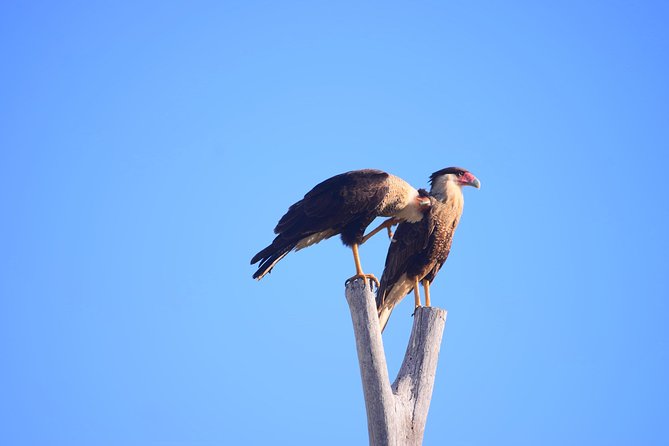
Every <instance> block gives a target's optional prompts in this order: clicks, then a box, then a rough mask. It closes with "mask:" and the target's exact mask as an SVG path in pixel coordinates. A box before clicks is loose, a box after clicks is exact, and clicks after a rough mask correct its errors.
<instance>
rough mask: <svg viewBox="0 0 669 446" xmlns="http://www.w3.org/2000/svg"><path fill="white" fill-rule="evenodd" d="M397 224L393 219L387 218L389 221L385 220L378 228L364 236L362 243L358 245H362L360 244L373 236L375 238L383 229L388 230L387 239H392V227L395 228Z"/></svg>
mask: <svg viewBox="0 0 669 446" xmlns="http://www.w3.org/2000/svg"><path fill="white" fill-rule="evenodd" d="M397 223H398V222H397V220H396V219H394V218H389V219H387V220H386V221H384V222H383V223H381V224H380V225H379V226H377V227H376V228H374V230H373V231H371V232H369V233H368V234H367V235H366V236H364V237H363V238H362V242H360V244H361V245H362V244H363V243H365V242H366V241H367V240H369V239H370V238H372V237H373V236H375V235H376V234H378V233H379V232H380V231H381V230H383V229H384V228H386V229H387V230H388V237H389V238H392V237H393V231H392V227H393V226H395V225H396V224H397Z"/></svg>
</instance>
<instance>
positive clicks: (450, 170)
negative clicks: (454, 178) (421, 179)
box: [430, 167, 469, 184]
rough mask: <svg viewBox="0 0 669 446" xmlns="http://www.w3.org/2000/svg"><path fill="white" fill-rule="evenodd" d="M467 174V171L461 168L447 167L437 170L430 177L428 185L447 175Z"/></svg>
mask: <svg viewBox="0 0 669 446" xmlns="http://www.w3.org/2000/svg"><path fill="white" fill-rule="evenodd" d="M467 172H469V171H468V170H467V169H463V168H462V167H447V168H445V169H441V170H437V171H436V172H435V173H433V174H432V175H430V184H432V183H433V182H434V180H435V179H437V178H438V177H440V176H442V175H447V174H449V173H452V174H455V175H458V176H461V175H464V174H465V173H467Z"/></svg>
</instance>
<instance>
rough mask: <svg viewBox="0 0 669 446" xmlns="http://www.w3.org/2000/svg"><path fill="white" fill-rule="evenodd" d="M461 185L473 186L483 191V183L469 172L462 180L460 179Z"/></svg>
mask: <svg viewBox="0 0 669 446" xmlns="http://www.w3.org/2000/svg"><path fill="white" fill-rule="evenodd" d="M460 185H461V186H472V187H475V188H477V189H481V182H480V181H479V179H478V178H476V177H475V176H474V175H472V174H471V173H469V172H467V173H466V174H465V175H463V176H462V178H461V179H460Z"/></svg>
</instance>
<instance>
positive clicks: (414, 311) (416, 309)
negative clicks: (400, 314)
mask: <svg viewBox="0 0 669 446" xmlns="http://www.w3.org/2000/svg"><path fill="white" fill-rule="evenodd" d="M421 306H422V305H416V306H415V307H414V309H413V313H411V317H414V316H415V315H416V311H418V309H419V308H421Z"/></svg>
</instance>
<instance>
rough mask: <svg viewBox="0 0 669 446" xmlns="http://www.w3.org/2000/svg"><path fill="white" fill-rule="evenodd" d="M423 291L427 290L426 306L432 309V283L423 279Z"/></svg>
mask: <svg viewBox="0 0 669 446" xmlns="http://www.w3.org/2000/svg"><path fill="white" fill-rule="evenodd" d="M423 289H424V290H425V306H426V307H430V306H432V305H431V304H430V281H429V280H427V279H423Z"/></svg>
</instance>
